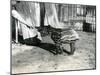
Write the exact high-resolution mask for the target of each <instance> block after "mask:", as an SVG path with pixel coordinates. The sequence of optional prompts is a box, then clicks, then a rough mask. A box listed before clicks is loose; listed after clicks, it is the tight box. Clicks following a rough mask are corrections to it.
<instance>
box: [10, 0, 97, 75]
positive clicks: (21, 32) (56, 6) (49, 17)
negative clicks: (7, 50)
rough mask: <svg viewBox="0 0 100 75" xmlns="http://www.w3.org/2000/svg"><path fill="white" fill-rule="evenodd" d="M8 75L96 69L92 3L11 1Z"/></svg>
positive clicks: (93, 6)
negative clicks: (9, 69) (9, 70)
mask: <svg viewBox="0 0 100 75" xmlns="http://www.w3.org/2000/svg"><path fill="white" fill-rule="evenodd" d="M10 11H11V74H16V75H17V74H34V73H50V72H66V71H81V70H95V69H96V6H95V5H82V4H68V3H53V2H51V3H50V2H37V1H18V0H11V8H10Z"/></svg>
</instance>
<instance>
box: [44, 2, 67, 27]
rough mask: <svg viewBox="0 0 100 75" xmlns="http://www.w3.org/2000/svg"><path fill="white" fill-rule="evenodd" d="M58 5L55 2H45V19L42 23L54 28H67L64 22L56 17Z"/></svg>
mask: <svg viewBox="0 0 100 75" xmlns="http://www.w3.org/2000/svg"><path fill="white" fill-rule="evenodd" d="M57 7H58V5H57V4H51V3H45V10H46V14H45V20H44V23H45V25H46V26H47V25H50V26H52V27H54V28H61V29H64V28H68V27H67V26H68V25H66V24H64V23H63V22H60V21H59V19H58V16H59V15H58V10H57Z"/></svg>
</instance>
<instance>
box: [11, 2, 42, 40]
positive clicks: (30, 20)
mask: <svg viewBox="0 0 100 75" xmlns="http://www.w3.org/2000/svg"><path fill="white" fill-rule="evenodd" d="M15 7H16V10H15V11H13V12H12V13H13V15H14V16H15V17H16V18H17V20H18V22H19V23H18V27H19V31H20V32H22V36H23V39H27V38H31V37H35V36H36V35H38V33H39V32H38V31H37V30H36V29H35V26H39V25H40V24H39V23H40V21H39V20H40V18H39V11H40V9H39V3H33V2H24V1H22V2H20V3H17V4H16V6H15ZM29 27H32V28H29ZM40 38H41V37H40Z"/></svg>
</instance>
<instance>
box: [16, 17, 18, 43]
mask: <svg viewBox="0 0 100 75" xmlns="http://www.w3.org/2000/svg"><path fill="white" fill-rule="evenodd" d="M15 24H16V40H15V41H16V43H18V21H17V19H16V20H15Z"/></svg>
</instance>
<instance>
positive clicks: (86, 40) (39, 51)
mask: <svg viewBox="0 0 100 75" xmlns="http://www.w3.org/2000/svg"><path fill="white" fill-rule="evenodd" d="M78 33H79V36H80V40H79V41H77V42H76V51H75V53H74V55H68V54H67V53H63V54H60V55H54V54H53V53H51V52H49V51H48V50H49V49H51V46H50V45H49V44H45V48H46V49H47V50H46V49H45V48H44V49H43V48H40V47H36V46H27V45H22V44H12V73H13V74H15V73H34V72H48V71H62V70H80V69H81V70H82V69H95V34H94V33H86V32H80V31H78ZM43 40H44V41H43V42H45V43H46V42H47V43H53V41H52V40H51V39H50V37H49V36H46V37H43ZM66 47H67V46H66ZM66 47H65V48H66ZM66 50H68V49H67V48H66Z"/></svg>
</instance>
